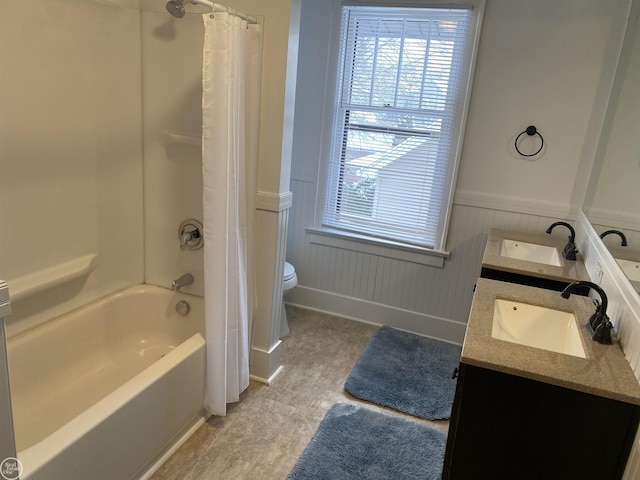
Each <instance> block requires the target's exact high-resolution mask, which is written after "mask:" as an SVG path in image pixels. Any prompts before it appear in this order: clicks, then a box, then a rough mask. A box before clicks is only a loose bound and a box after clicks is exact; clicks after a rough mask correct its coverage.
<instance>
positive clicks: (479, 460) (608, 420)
mask: <svg viewBox="0 0 640 480" xmlns="http://www.w3.org/2000/svg"><path fill="white" fill-rule="evenodd" d="M637 426H638V408H637V407H636V406H634V405H630V404H627V403H624V402H619V401H616V400H610V399H606V398H603V397H599V396H595V395H589V394H585V393H580V392H577V391H575V390H570V389H566V388H562V387H557V386H554V385H549V384H546V383H542V382H537V381H533V380H528V379H524V378H522V377H518V376H514V375H509V374H505V373H501V372H496V371H493V370H487V369H483V368H479V367H474V366H469V365H465V364H461V365H460V376H459V378H458V390H457V391H456V397H455V400H454V407H453V410H452V415H451V424H450V427H449V439H448V443H447V451H446V455H445V467H444V473H443V478H445V479H491V480H496V479H509V480H512V479H516V478H517V479H520V480H522V479H525V480H526V479H532V480H534V479H535V480H540V479H545V480H553V479H558V480H565V479H569V478H580V479H581V480H584V479H593V480H604V479H616V478H621V477H622V474H623V472H624V467H625V464H626V460H627V458H628V455H629V451H630V448H631V444H632V442H633V438H634V435H635V431H636V429H637Z"/></svg>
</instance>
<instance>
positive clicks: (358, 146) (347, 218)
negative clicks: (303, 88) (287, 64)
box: [323, 6, 475, 248]
mask: <svg viewBox="0 0 640 480" xmlns="http://www.w3.org/2000/svg"><path fill="white" fill-rule="evenodd" d="M342 19H343V25H342V38H341V62H340V64H339V68H338V88H337V89H336V90H337V95H336V105H335V109H336V110H335V111H336V116H335V120H334V130H333V148H332V155H331V158H330V161H329V163H330V164H329V177H328V178H329V182H328V191H327V195H326V197H325V204H324V208H323V225H325V226H327V227H331V228H336V229H340V230H345V231H351V232H355V233H358V234H361V235H367V236H371V237H379V238H383V239H389V240H393V241H399V242H402V243H409V244H414V245H420V246H424V247H429V248H441V247H442V246H441V245H440V244H439V242H440V240H439V239H440V238H442V235H441V232H442V230H443V228H444V223H445V218H446V217H447V209H448V208H449V201H448V198H449V195H450V193H451V188H452V183H453V179H452V174H453V170H454V165H455V161H456V158H455V156H456V154H457V150H458V148H457V144H456V142H457V140H458V138H459V137H460V135H459V134H460V130H459V129H460V125H461V116H462V113H463V111H464V101H465V96H466V88H467V83H468V79H469V64H470V58H471V51H472V47H473V42H474V40H475V38H474V32H473V25H472V24H473V15H472V10H471V9H465V8H452V9H443V8H394V7H350V6H345V7H343V16H342Z"/></svg>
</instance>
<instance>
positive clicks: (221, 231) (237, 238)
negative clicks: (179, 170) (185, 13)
mask: <svg viewBox="0 0 640 480" xmlns="http://www.w3.org/2000/svg"><path fill="white" fill-rule="evenodd" d="M203 19H204V25H205V37H204V51H203V62H202V64H203V72H202V173H203V207H204V214H203V216H204V222H203V223H204V285H205V287H204V288H205V328H206V341H207V378H206V393H205V408H206V409H207V410H208V411H209V412H210V413H211V414H213V415H225V414H226V404H227V403H231V402H237V401H238V400H239V399H240V393H241V392H242V391H243V390H244V389H245V388H247V386H248V385H249V348H250V345H249V341H250V338H251V332H250V330H251V325H252V318H253V298H254V288H253V277H254V276H253V254H252V252H253V243H254V242H253V240H254V222H255V220H254V219H255V191H256V170H257V152H258V131H259V124H258V120H259V105H260V75H261V63H262V62H261V54H262V31H261V27H260V26H259V25H247V22H246V21H244V20H242V19H240V18H239V17H237V16H234V15H232V14H229V13H216V14H215V15H213V14H207V15H203Z"/></svg>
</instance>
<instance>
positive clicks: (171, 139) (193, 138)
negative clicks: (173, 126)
mask: <svg viewBox="0 0 640 480" xmlns="http://www.w3.org/2000/svg"><path fill="white" fill-rule="evenodd" d="M162 144H163V145H165V146H167V145H192V146H194V147H200V146H202V136H201V135H199V134H192V133H178V132H164V133H163V134H162Z"/></svg>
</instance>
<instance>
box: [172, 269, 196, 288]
mask: <svg viewBox="0 0 640 480" xmlns="http://www.w3.org/2000/svg"><path fill="white" fill-rule="evenodd" d="M192 283H193V275H191V274H190V273H185V274H184V275H182V276H181V277H180V278H176V279H175V280H174V281H173V282H171V290H173V291H174V292H179V291H180V289H181V288H182V287H184V286H187V285H191V284H192Z"/></svg>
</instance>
